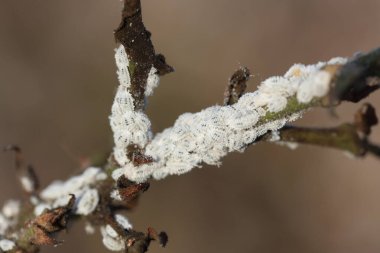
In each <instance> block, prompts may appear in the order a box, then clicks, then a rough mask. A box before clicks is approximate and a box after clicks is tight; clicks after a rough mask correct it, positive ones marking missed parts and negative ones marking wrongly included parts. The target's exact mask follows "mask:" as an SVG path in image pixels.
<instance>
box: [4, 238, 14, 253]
mask: <svg viewBox="0 0 380 253" xmlns="http://www.w3.org/2000/svg"><path fill="white" fill-rule="evenodd" d="M15 246H16V244H15V242H14V241H11V240H8V239H2V240H0V249H1V250H2V251H4V252H7V251H10V250H12V249H13V248H14V247H15Z"/></svg>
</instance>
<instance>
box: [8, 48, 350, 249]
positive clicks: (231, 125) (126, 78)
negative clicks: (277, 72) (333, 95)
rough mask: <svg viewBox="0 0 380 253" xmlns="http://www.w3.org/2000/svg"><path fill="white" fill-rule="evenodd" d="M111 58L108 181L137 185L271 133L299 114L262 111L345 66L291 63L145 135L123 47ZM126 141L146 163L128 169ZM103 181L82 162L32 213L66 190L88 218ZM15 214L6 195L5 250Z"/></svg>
mask: <svg viewBox="0 0 380 253" xmlns="http://www.w3.org/2000/svg"><path fill="white" fill-rule="evenodd" d="M115 58H116V64H117V67H118V71H117V74H118V78H119V82H120V85H119V87H118V89H117V93H116V96H115V99H114V103H113V105H112V114H111V116H110V124H111V127H112V130H113V133H114V141H115V147H114V156H115V159H116V161H117V162H118V163H119V165H120V168H118V169H115V170H114V171H113V173H112V177H113V178H114V179H115V180H116V179H118V178H119V177H120V176H121V175H125V176H126V177H127V178H128V179H130V180H133V181H136V182H143V181H145V180H147V179H148V178H150V177H153V178H155V179H161V178H164V177H166V176H168V175H174V174H175V175H179V174H183V173H186V172H188V171H190V170H191V169H192V168H194V167H200V166H201V164H202V163H206V164H212V165H219V164H220V159H221V158H222V157H223V156H225V155H226V154H227V153H228V152H233V151H243V150H244V148H245V147H247V145H248V144H251V143H253V142H254V141H255V140H256V138H257V137H259V136H261V135H263V134H265V133H267V132H268V131H272V132H273V133H274V138H275V135H276V130H278V129H280V128H281V127H283V126H284V124H285V123H287V122H289V121H293V120H295V119H298V118H300V117H301V116H302V113H303V111H302V110H301V111H295V112H292V113H288V114H286V113H285V114H283V115H285V116H282V117H274V118H275V120H267V116H268V114H272V115H273V114H276V113H278V115H282V114H281V112H282V111H286V109H287V106H288V104H289V103H291V101H293V103H294V101H295V103H299V104H305V105H306V104H308V103H311V102H312V101H313V99H315V98H319V97H323V96H325V95H326V94H327V93H328V91H329V88H330V87H329V86H330V82H331V78H332V76H331V74H330V73H329V72H328V71H325V70H324V67H325V66H326V65H334V64H339V65H341V64H345V63H346V61H347V60H346V59H344V58H334V59H331V60H330V61H328V62H320V63H317V64H315V65H308V66H305V65H301V64H296V65H294V66H292V67H291V68H290V69H289V70H288V71H287V72H286V73H285V75H284V76H282V77H271V78H268V79H267V80H265V81H263V82H262V83H261V84H260V86H259V87H258V89H257V91H255V92H253V93H247V94H245V95H243V96H242V97H241V98H240V99H239V101H238V102H237V103H236V104H234V105H231V106H219V105H216V106H212V107H209V108H207V109H204V110H202V111H201V112H198V113H185V114H183V115H181V116H180V117H179V118H178V119H177V120H176V122H175V124H174V126H173V127H171V128H168V129H166V130H164V131H163V132H162V133H159V134H157V135H156V136H155V137H154V138H153V136H152V133H151V130H150V126H151V123H150V121H149V119H148V117H147V116H146V114H145V113H144V112H143V111H141V110H135V107H134V100H133V96H132V94H131V92H130V87H131V80H130V73H129V61H128V55H127V54H126V52H125V49H124V47H123V46H120V47H119V48H118V49H116V54H115ZM156 72H157V70H156V69H155V68H154V67H153V66H152V68H151V70H150V73H149V76H148V79H147V84H146V90H145V96H149V95H151V94H152V93H153V89H154V88H155V87H157V85H158V83H159V76H158V75H157V74H156ZM304 108H307V106H305V107H304ZM130 145H137V146H138V147H139V148H140V149H142V150H144V152H145V154H146V155H148V156H151V157H153V159H154V161H153V162H152V163H148V164H143V165H140V166H135V165H134V164H133V163H132V161H130V160H129V158H128V155H127V148H128V147H129V146H130ZM106 178H107V175H106V174H105V173H104V171H103V170H102V169H100V168H95V167H90V168H88V169H86V170H85V171H84V172H83V173H82V174H80V175H76V176H74V177H71V178H70V179H68V180H67V181H55V182H53V183H52V184H50V185H49V186H48V187H46V188H45V189H44V190H42V191H41V193H40V195H39V196H33V197H31V198H30V202H31V203H32V204H33V205H34V214H35V215H36V216H38V215H40V214H41V213H43V212H44V210H46V209H51V208H55V207H61V206H65V205H67V203H68V201H69V198H70V194H74V195H75V204H74V207H73V210H72V211H73V213H74V214H76V215H83V216H86V215H89V214H91V213H92V212H93V211H94V210H95V209H96V207H97V206H98V204H99V193H98V191H97V189H96V185H97V184H99V182H100V181H102V180H105V179H106ZM28 180H29V179H27V178H24V179H22V184H23V187H24V189H25V190H26V191H27V192H31V191H32V190H33V187H32V186H33V182H31V181H28ZM28 189H29V190H28ZM111 197H113V198H116V199H119V198H120V196H119V194H118V192H117V191H113V192H112V193H111ZM19 214H20V202H18V201H13V200H11V201H8V202H7V203H6V204H5V205H4V207H3V209H2V211H1V212H0V249H1V250H2V251H10V250H12V249H14V248H15V246H16V243H15V242H16V241H17V239H18V235H17V234H15V233H10V231H11V230H12V227H14V226H15V225H16V224H17V223H18V220H17V219H18V217H19ZM114 218H115V220H116V222H118V223H119V225H120V226H121V227H122V228H124V229H125V230H130V229H131V228H132V226H131V224H130V223H129V221H128V219H127V218H126V217H124V216H122V215H120V214H116V215H115V217H114ZM86 231H88V232H90V233H93V232H94V228H93V227H92V226H91V225H89V224H87V225H86ZM100 231H101V234H102V236H103V243H104V245H105V246H106V247H107V248H108V249H110V250H114V251H118V250H123V249H124V248H125V241H124V240H123V238H122V237H121V236H120V235H119V234H118V233H117V232H116V231H115V230H114V229H113V228H112V227H111V226H110V225H105V226H102V227H101V228H100Z"/></svg>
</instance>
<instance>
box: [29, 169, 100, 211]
mask: <svg viewBox="0 0 380 253" xmlns="http://www.w3.org/2000/svg"><path fill="white" fill-rule="evenodd" d="M106 178H107V175H106V174H105V173H104V172H103V170H102V169H100V168H96V167H90V168H87V169H86V170H85V171H83V173H82V174H80V175H76V176H73V177H71V178H69V179H68V180H66V181H55V182H53V183H51V184H50V185H49V186H47V187H46V188H45V189H43V190H42V191H41V193H40V199H41V200H40V201H39V202H36V203H35V208H34V214H35V215H36V216H37V215H40V214H41V213H42V212H43V211H44V210H45V209H51V208H55V207H59V206H65V205H67V203H68V202H69V200H70V198H71V197H70V194H74V195H75V198H76V202H75V206H74V213H76V214H78V215H88V214H90V213H92V212H93V211H94V210H95V208H96V207H97V205H98V203H99V193H98V191H97V190H96V189H94V188H93V187H92V186H95V185H96V184H97V182H99V181H102V180H105V179H106Z"/></svg>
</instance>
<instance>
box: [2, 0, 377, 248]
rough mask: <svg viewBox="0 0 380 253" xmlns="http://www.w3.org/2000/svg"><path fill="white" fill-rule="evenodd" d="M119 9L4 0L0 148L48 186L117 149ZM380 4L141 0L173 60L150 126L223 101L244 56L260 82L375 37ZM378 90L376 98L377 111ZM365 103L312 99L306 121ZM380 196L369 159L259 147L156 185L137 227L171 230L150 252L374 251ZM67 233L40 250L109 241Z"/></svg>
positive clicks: (112, 3) (13, 189)
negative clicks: (317, 104)
mask: <svg viewBox="0 0 380 253" xmlns="http://www.w3.org/2000/svg"><path fill="white" fill-rule="evenodd" d="M120 8H121V2H120V1H117V0H96V1H93V0H92V1H91V0H81V1H74V0H65V1H51V0H33V1H30V0H17V1H15V0H1V1H0V145H5V144H9V143H12V144H13V143H15V144H18V145H20V146H21V147H22V148H23V150H24V154H25V157H26V159H27V160H28V161H30V162H31V163H32V164H33V165H34V166H35V167H36V169H37V172H38V174H39V175H40V176H41V181H42V184H43V185H46V184H48V183H49V182H50V181H51V180H53V179H56V178H61V179H62V178H65V177H67V176H69V175H70V174H72V173H74V172H77V171H78V168H79V163H78V160H79V158H80V157H87V156H97V155H102V154H104V153H106V152H108V151H109V150H110V149H111V148H112V138H111V131H110V129H109V127H108V119H107V117H108V115H109V112H110V106H111V102H112V97H113V95H114V91H115V88H116V86H117V79H116V75H115V64H114V60H113V49H114V48H115V43H114V40H113V34H112V31H113V29H114V28H116V26H117V25H118V22H119V19H120V18H119V16H120ZM379 10H380V1H379V0H360V1H359V0H356V1H355V0H335V1H331V0H284V1H274V0H266V1H265V0H236V1H231V0H213V1H204V0H191V1H178V0H160V1H157V0H156V1H152V0H151V1H148V0H144V1H143V12H144V13H143V14H144V19H145V24H146V26H147V27H148V30H150V31H151V32H152V34H153V36H152V39H153V41H154V44H155V47H156V51H157V52H161V53H163V54H165V56H166V57H167V60H168V62H169V63H170V64H171V65H173V66H174V67H175V68H176V72H175V73H174V74H171V75H168V76H166V77H164V78H162V79H161V85H160V87H159V89H158V90H156V92H155V94H154V97H152V98H150V99H149V108H148V113H149V115H150V117H151V120H152V123H153V127H154V130H155V131H160V130H162V129H164V128H166V127H168V126H170V125H171V124H172V123H173V122H174V120H175V119H176V118H177V116H178V115H179V114H181V113H183V112H187V111H190V112H195V111H198V110H200V109H201V108H204V107H206V106H209V105H213V104H216V103H220V102H221V101H222V96H223V91H224V87H225V84H226V83H227V80H228V77H229V76H230V74H231V73H232V72H233V71H234V70H235V69H236V68H237V67H238V66H239V65H240V64H241V65H245V66H247V67H249V68H250V69H251V70H252V72H253V73H254V74H255V77H254V79H253V80H252V81H251V82H250V90H254V88H255V86H256V85H257V84H258V83H259V82H260V81H261V80H263V79H265V78H266V77H268V76H271V75H277V74H283V73H284V72H285V71H286V70H287V68H288V67H290V66H291V65H292V64H293V63H298V62H301V63H314V62H317V61H319V60H327V59H329V58H331V57H334V56H350V55H352V54H353V53H355V52H357V51H368V50H370V49H372V48H375V47H378V46H380V12H379ZM379 98H380V94H379V93H377V94H374V95H372V96H371V97H370V99H369V101H371V102H373V103H374V104H375V105H376V107H377V108H379V109H380V102H379ZM357 107H358V105H344V106H341V107H340V108H339V109H338V114H339V115H340V118H339V119H333V118H331V117H330V116H329V114H328V113H327V112H326V111H323V110H315V111H313V112H311V113H308V114H307V115H306V116H305V118H304V119H303V120H302V121H301V122H299V124H302V125H313V126H333V125H337V124H339V123H340V122H343V121H350V120H351V118H352V114H353V111H354V110H355V108H357ZM379 129H380V128H379V127H378V128H377V129H376V130H375V132H374V135H373V140H375V141H377V142H378V143H379V142H380V130H379ZM0 173H1V174H0V192H1V194H0V201H1V202H3V201H5V200H6V199H8V198H17V197H19V196H20V195H21V191H20V190H19V188H18V187H17V181H16V179H15V177H14V172H13V171H12V156H11V155H9V154H1V155H0ZM379 195H380V161H379V160H378V159H376V158H374V157H366V158H364V159H359V160H352V159H350V158H348V157H347V156H345V155H344V154H343V153H342V152H340V151H335V150H330V149H323V148H316V147H309V146H302V147H300V148H298V149H297V150H295V151H291V150H288V149H286V148H284V147H279V146H276V145H270V144H259V145H256V146H254V147H251V148H249V149H248V150H246V152H244V153H243V154H239V153H235V154H231V155H229V156H228V157H226V158H225V159H224V160H223V165H222V166H221V167H220V168H216V167H211V166H204V168H202V169H196V170H194V171H192V172H191V173H189V174H187V175H184V176H180V177H177V176H175V177H171V178H168V179H165V180H163V181H158V182H154V183H153V184H152V187H151V189H150V190H149V191H148V192H147V193H146V194H145V195H144V196H143V198H142V199H141V201H140V205H139V206H138V208H137V209H136V210H135V211H134V212H132V213H130V214H129V218H130V220H131V221H132V223H133V224H134V226H135V228H136V229H139V230H144V229H145V228H146V227H147V226H153V227H155V228H157V229H158V230H161V229H163V230H165V231H167V232H168V234H169V236H170V237H169V240H170V242H169V244H168V247H167V249H160V248H159V247H158V246H157V245H153V246H152V248H151V252H166V253H171V252H182V253H190V252H205V253H206V252H207V253H208V252H219V253H222V252H226V253H227V252H228V253H230V252H261V253H266V252H276V253H277V252H303V253H305V252H308V253H309V252H324V253H329V252H331V253H332V252H334V253H340V252H342V253H343V252H344V253H350V252H364V253H367V252H368V253H372V252H380V198H379ZM61 238H64V239H65V241H66V243H64V244H63V245H62V246H60V247H58V248H52V247H47V248H44V250H43V252H56V253H57V252H68V251H71V252H107V250H106V249H105V248H104V247H103V246H102V243H101V240H100V237H99V235H96V236H87V235H86V234H85V233H84V232H83V225H82V224H76V225H75V226H74V227H73V228H72V231H70V233H69V234H67V235H62V236H61Z"/></svg>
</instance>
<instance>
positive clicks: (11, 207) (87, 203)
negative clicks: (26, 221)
mask: <svg viewBox="0 0 380 253" xmlns="http://www.w3.org/2000/svg"><path fill="white" fill-rule="evenodd" d="M106 178H107V175H106V174H105V173H104V171H103V170H102V169H101V168H96V167H90V168H87V169H86V170H85V171H83V172H82V173H81V174H79V175H76V176H73V177H71V178H69V179H68V180H66V181H54V182H53V183H51V184H50V185H49V186H47V187H46V188H45V189H43V190H42V191H41V193H40V194H39V196H32V197H30V203H31V204H33V205H34V215H35V216H38V215H40V214H42V213H43V212H44V211H45V210H47V209H53V208H56V207H62V206H66V205H67V203H68V202H69V199H70V194H74V195H75V204H74V207H73V210H72V212H73V213H74V214H76V215H82V216H86V215H89V214H91V213H92V212H93V211H94V210H95V209H96V207H97V206H98V204H99V193H98V190H97V189H96V185H97V184H99V182H100V181H102V180H105V179H106ZM29 183H30V182H29ZM19 214H20V202H19V201H15V200H10V201H8V202H6V203H5V205H4V206H3V209H2V212H1V213H0V249H1V250H2V251H4V252H6V251H10V250H12V249H13V248H14V247H15V246H16V243H15V242H16V241H17V239H19V238H18V234H15V233H14V234H9V230H11V229H12V227H13V226H14V225H16V224H17V222H18V217H19ZM115 220H116V222H118V223H119V225H120V226H121V227H123V228H124V229H126V230H129V229H131V228H132V225H131V224H130V223H129V221H128V219H127V218H125V217H124V216H122V215H120V214H116V215H115ZM108 227H110V226H109V225H106V226H103V227H101V228H100V230H101V233H102V235H103V243H104V245H105V246H106V247H107V248H108V249H110V250H121V249H123V247H124V245H125V242H124V241H123V240H122V239H121V237H120V236H118V235H117V236H114V235H115V233H116V232H114V233H111V235H109V234H108V232H109V231H111V229H112V228H111V227H110V228H108ZM86 231H87V232H88V233H93V232H94V231H95V230H94V228H93V227H92V226H91V225H90V224H86ZM104 231H106V232H104ZM107 231H108V232H107ZM116 234H117V233H116ZM5 235H7V236H5Z"/></svg>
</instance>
